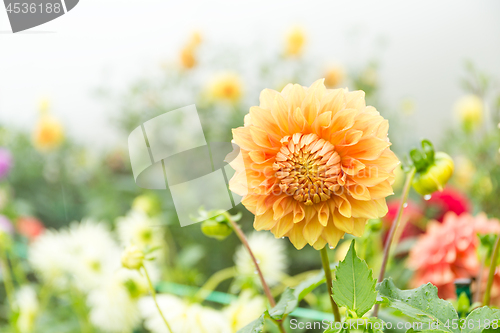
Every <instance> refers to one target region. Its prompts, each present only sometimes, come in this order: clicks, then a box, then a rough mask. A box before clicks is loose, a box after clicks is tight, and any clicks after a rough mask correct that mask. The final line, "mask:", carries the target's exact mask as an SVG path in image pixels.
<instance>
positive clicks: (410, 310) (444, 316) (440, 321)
mask: <svg viewBox="0 0 500 333" xmlns="http://www.w3.org/2000/svg"><path fill="white" fill-rule="evenodd" d="M377 290H378V292H379V296H380V298H382V299H383V300H384V303H385V304H387V305H388V306H390V307H392V308H394V309H397V310H399V311H401V312H403V313H404V314H405V315H407V316H409V317H412V318H414V319H416V320H418V321H420V322H423V323H428V324H429V323H432V322H435V323H436V325H437V326H436V329H437V330H440V331H444V332H455V333H459V332H460V329H459V328H458V327H457V328H455V327H453V326H452V325H451V324H450V323H451V322H452V321H453V320H456V321H458V314H457V311H455V308H453V305H452V304H451V303H450V302H448V301H445V300H442V299H440V298H439V297H438V295H437V288H436V287H435V286H433V285H432V284H430V283H428V284H426V285H422V286H420V287H418V288H417V289H411V290H400V289H398V288H397V287H396V286H395V285H394V282H393V281H392V279H390V278H389V279H385V280H384V281H382V282H381V283H379V284H378V285H377ZM424 326H425V325H424Z"/></svg>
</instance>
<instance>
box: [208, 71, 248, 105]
mask: <svg viewBox="0 0 500 333" xmlns="http://www.w3.org/2000/svg"><path fill="white" fill-rule="evenodd" d="M241 90H242V89H241V81H240V78H239V76H238V75H236V74H234V73H226V74H221V75H219V76H217V77H216V78H215V79H214V80H213V82H212V84H211V85H210V95H211V96H212V98H214V99H217V100H226V101H230V102H236V101H238V100H239V99H240V97H241Z"/></svg>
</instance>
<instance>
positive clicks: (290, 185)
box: [230, 80, 399, 249]
mask: <svg viewBox="0 0 500 333" xmlns="http://www.w3.org/2000/svg"><path fill="white" fill-rule="evenodd" d="M388 128H389V124H388V121H387V120H385V119H384V118H382V117H381V116H380V114H379V113H378V112H377V110H376V109H375V108H374V107H372V106H366V105H365V97H364V92H363V91H353V92H349V91H347V90H346V89H331V90H330V89H326V87H325V85H324V83H323V80H318V81H316V82H315V83H314V84H313V85H312V86H311V87H309V88H307V87H302V86H300V85H298V84H289V85H287V86H286V87H285V88H284V89H283V90H282V91H281V93H279V92H277V91H274V90H270V89H266V90H264V91H262V93H261V95H260V106H254V107H252V108H250V113H249V114H248V115H247V116H246V117H245V126H244V127H239V128H236V129H233V136H234V142H235V143H236V144H237V145H238V146H239V147H240V149H241V154H242V157H243V158H242V162H240V161H239V160H238V159H236V160H235V161H234V162H232V163H231V165H232V166H233V168H234V169H235V170H236V173H235V175H234V177H233V178H232V179H231V183H230V187H231V190H232V191H233V192H235V193H238V194H240V195H242V196H244V198H243V200H242V203H243V204H244V205H245V207H246V208H247V209H248V210H250V211H251V212H252V213H254V214H255V221H254V228H255V229H257V230H270V231H271V232H272V233H273V234H274V235H275V237H288V238H289V239H290V241H291V242H292V243H293V244H294V245H295V247H296V248H298V249H301V248H303V247H304V246H305V245H306V244H310V245H312V246H313V247H314V248H316V249H321V248H323V247H324V246H325V245H326V243H329V244H330V246H335V245H336V244H337V243H338V241H339V240H340V239H341V238H342V237H343V236H344V234H345V233H350V234H353V235H355V236H361V235H362V234H363V231H364V227H365V224H366V222H367V220H368V219H370V218H378V217H381V216H384V215H385V214H386V213H387V205H386V202H385V198H386V197H387V196H389V195H391V194H393V190H392V187H391V184H392V183H393V182H394V177H395V176H394V169H395V168H396V166H397V165H398V164H399V161H398V159H397V157H396V155H394V153H393V152H392V151H391V150H390V149H389V146H390V145H391V143H390V142H389V140H388V138H387V131H388Z"/></svg>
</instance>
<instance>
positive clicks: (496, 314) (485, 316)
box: [462, 306, 500, 333]
mask: <svg viewBox="0 0 500 333" xmlns="http://www.w3.org/2000/svg"><path fill="white" fill-rule="evenodd" d="M495 320H496V324H494V323H493V324H492V322H494V321H495ZM498 320H500V310H497V309H491V308H489V307H487V306H484V307H482V308H478V309H476V310H474V311H472V312H471V314H470V315H469V316H467V318H466V319H465V323H463V327H462V332H463V333H481V332H483V329H484V328H485V326H486V327H488V326H490V328H492V329H495V330H496V331H498V328H499V327H500V325H498V324H499V322H498ZM479 323H481V325H482V326H480V325H478V324H479Z"/></svg>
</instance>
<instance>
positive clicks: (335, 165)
mask: <svg viewBox="0 0 500 333" xmlns="http://www.w3.org/2000/svg"><path fill="white" fill-rule="evenodd" d="M281 143H282V144H283V145H282V146H281V149H280V151H279V152H278V154H277V155H276V162H274V164H273V169H274V170H275V171H276V178H278V179H279V180H280V182H279V187H280V189H281V190H282V191H283V192H284V193H286V194H288V195H290V196H293V198H294V199H295V200H297V201H300V202H304V203H305V204H306V205H312V204H313V203H318V202H321V201H326V200H328V199H330V197H331V194H332V192H335V191H336V190H337V189H338V188H339V187H340V186H339V185H338V183H337V178H338V176H339V174H340V170H341V169H340V156H339V155H338V154H337V152H335V147H334V145H332V144H331V143H330V142H328V141H326V140H323V139H320V138H319V137H318V136H317V135H316V134H312V133H311V134H302V133H295V134H293V135H292V136H291V137H290V136H286V137H284V138H283V139H282V140H281Z"/></svg>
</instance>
